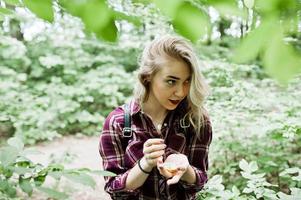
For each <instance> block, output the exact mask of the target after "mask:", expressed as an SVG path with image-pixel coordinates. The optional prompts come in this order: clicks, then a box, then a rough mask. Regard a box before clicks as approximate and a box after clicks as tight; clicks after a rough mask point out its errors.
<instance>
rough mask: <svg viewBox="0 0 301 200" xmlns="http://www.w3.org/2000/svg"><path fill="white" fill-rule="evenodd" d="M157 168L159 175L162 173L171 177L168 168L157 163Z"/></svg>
mask: <svg viewBox="0 0 301 200" xmlns="http://www.w3.org/2000/svg"><path fill="white" fill-rule="evenodd" d="M157 166H158V167H157V168H158V170H159V172H160V174H161V175H163V176H164V177H166V178H170V177H172V173H170V172H169V171H168V170H166V169H165V168H164V167H163V165H162V164H159V165H157Z"/></svg>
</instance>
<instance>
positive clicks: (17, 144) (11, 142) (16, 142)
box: [7, 137, 24, 151]
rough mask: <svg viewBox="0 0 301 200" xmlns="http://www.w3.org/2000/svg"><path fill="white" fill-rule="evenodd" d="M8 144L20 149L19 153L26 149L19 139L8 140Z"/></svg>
mask: <svg viewBox="0 0 301 200" xmlns="http://www.w3.org/2000/svg"><path fill="white" fill-rule="evenodd" d="M7 144H9V145H10V146H12V147H16V148H17V149H18V151H22V150H23V148H24V143H23V142H22V140H21V139H20V138H18V137H12V138H9V139H8V140H7Z"/></svg>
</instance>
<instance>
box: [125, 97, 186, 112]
mask: <svg viewBox="0 0 301 200" xmlns="http://www.w3.org/2000/svg"><path fill="white" fill-rule="evenodd" d="M129 105H130V111H131V112H130V114H131V116H133V115H135V114H137V113H138V112H142V109H141V106H140V103H139V100H138V99H132V100H131V101H130V104H129ZM187 107H188V104H187V99H184V100H183V101H182V102H181V103H180V104H179V106H178V107H177V108H176V109H175V111H176V112H177V113H179V114H180V115H181V114H184V113H185V112H187Z"/></svg>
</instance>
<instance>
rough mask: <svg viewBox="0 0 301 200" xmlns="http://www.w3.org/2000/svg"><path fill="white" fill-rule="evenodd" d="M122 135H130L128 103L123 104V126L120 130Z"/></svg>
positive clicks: (128, 136)
mask: <svg viewBox="0 0 301 200" xmlns="http://www.w3.org/2000/svg"><path fill="white" fill-rule="evenodd" d="M122 136H123V137H127V138H130V137H132V128H131V115H130V108H129V105H128V104H125V105H124V128H123V130H122Z"/></svg>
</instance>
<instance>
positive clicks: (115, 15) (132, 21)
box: [111, 11, 142, 26]
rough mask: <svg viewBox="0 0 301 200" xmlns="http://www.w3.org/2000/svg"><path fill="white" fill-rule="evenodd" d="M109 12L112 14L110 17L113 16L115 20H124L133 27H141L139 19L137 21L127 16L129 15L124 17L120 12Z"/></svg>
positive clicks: (136, 18) (135, 18)
mask: <svg viewBox="0 0 301 200" xmlns="http://www.w3.org/2000/svg"><path fill="white" fill-rule="evenodd" d="M111 12H112V15H113V16H114V19H115V20H126V21H128V22H131V23H132V24H134V25H135V26H141V25H142V22H141V19H139V18H138V17H134V16H129V15H126V14H124V13H122V12H118V11H111Z"/></svg>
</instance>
